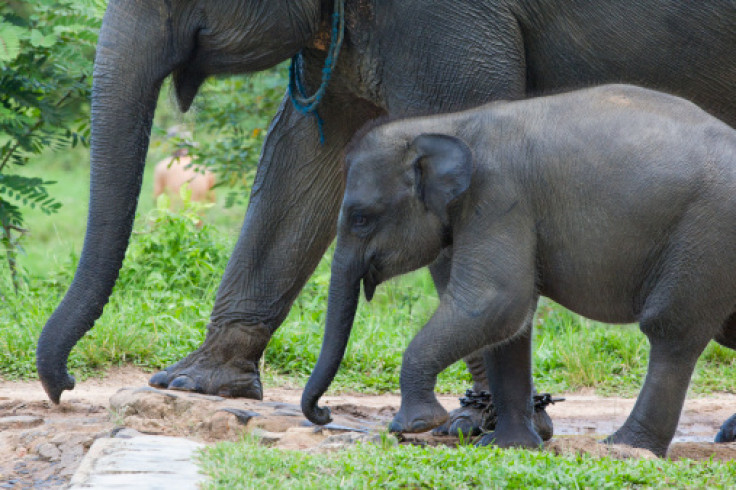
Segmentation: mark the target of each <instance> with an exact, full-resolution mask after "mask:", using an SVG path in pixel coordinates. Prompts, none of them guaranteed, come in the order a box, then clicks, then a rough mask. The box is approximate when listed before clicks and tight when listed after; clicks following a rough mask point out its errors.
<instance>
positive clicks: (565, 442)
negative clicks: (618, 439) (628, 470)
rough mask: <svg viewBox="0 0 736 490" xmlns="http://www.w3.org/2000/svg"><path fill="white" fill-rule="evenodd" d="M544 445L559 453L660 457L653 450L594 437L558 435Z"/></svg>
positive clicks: (614, 456)
mask: <svg viewBox="0 0 736 490" xmlns="http://www.w3.org/2000/svg"><path fill="white" fill-rule="evenodd" d="M544 447H545V449H547V450H548V451H551V452H552V453H554V454H557V455H563V454H588V455H590V456H594V457H597V458H604V457H610V458H614V459H631V458H636V459H658V458H657V456H656V455H655V454H654V453H653V452H651V451H648V450H646V449H641V448H636V447H631V446H627V445H625V444H605V443H603V442H602V441H600V440H599V439H596V438H593V437H582V436H580V437H577V436H576V437H558V438H554V439H552V440H550V441H547V442H546V443H545V445H544Z"/></svg>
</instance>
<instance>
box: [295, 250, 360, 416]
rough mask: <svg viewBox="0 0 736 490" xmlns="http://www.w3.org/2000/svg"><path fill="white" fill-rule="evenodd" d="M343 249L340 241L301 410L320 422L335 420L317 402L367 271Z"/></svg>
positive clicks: (327, 383)
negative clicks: (318, 346) (318, 345)
mask: <svg viewBox="0 0 736 490" xmlns="http://www.w3.org/2000/svg"><path fill="white" fill-rule="evenodd" d="M340 250H341V247H340V244H339V241H338V246H337V251H336V252H335V256H334V257H333V260H332V275H331V277H330V291H329V298H328V300H327V322H326V325H325V333H324V339H323V340H322V351H321V352H320V354H319V359H318V360H317V365H316V366H315V367H314V370H313V371H312V375H311V376H310V377H309V381H307V386H306V387H305V388H304V392H303V393H302V412H304V416H305V417H307V418H308V419H309V420H310V421H311V422H314V423H315V424H318V425H325V424H328V423H329V422H330V421H332V418H331V417H330V409H329V408H327V407H324V408H323V407H318V406H317V402H318V401H319V399H320V397H321V396H322V395H323V394H324V393H325V391H327V388H329V386H330V383H332V380H333V379H334V377H335V374H336V373H337V369H338V368H339V367H340V362H341V361H342V358H343V355H344V354H345V347H346V346H347V343H348V339H349V338H350V331H351V330H352V328H353V319H354V318H355V310H356V309H357V307H358V298H359V296H360V279H361V278H362V277H363V275H364V272H365V271H364V270H362V267H355V264H350V259H349V258H346V257H345V255H344V254H343V253H341V252H340Z"/></svg>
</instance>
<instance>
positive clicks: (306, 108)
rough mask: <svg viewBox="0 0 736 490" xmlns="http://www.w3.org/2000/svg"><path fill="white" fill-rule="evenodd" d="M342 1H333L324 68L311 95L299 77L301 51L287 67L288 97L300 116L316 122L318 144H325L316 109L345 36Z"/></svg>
mask: <svg viewBox="0 0 736 490" xmlns="http://www.w3.org/2000/svg"><path fill="white" fill-rule="evenodd" d="M343 1H344V0H335V7H334V9H333V12H332V35H331V36H330V47H329V48H328V49H327V59H326V60H325V66H324V68H322V83H321V84H320V86H319V88H318V89H317V91H316V92H315V93H314V94H313V95H311V96H308V95H307V92H306V90H305V88H304V82H303V80H302V79H301V76H300V75H301V72H302V70H301V69H300V68H302V67H301V65H302V63H303V57H302V52H301V51H300V52H299V53H297V54H296V55H295V56H294V57H293V58H291V65H290V66H289V96H290V98H291V102H292V103H293V104H294V107H295V108H296V110H298V111H299V112H301V113H302V114H306V115H311V116H314V118H315V119H316V120H317V129H318V130H319V142H320V144H324V143H325V133H324V131H323V129H322V126H323V124H324V123H323V121H322V118H321V117H320V116H319V113H318V112H317V107H318V106H319V103H320V102H321V101H322V97H323V96H324V95H325V91H326V90H327V84H328V82H329V81H330V78H331V77H332V70H333V69H334V68H335V65H336V64H337V56H338V55H339V54H340V48H341V47H342V41H343V38H344V36H345V5H344V4H343ZM297 65H299V66H297Z"/></svg>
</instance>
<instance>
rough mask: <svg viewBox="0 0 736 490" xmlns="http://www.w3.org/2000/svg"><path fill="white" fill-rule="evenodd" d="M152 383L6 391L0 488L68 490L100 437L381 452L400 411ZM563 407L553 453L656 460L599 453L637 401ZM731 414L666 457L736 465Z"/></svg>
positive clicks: (719, 415) (706, 422) (279, 392)
mask: <svg viewBox="0 0 736 490" xmlns="http://www.w3.org/2000/svg"><path fill="white" fill-rule="evenodd" d="M147 378H148V375H147V374H145V373H143V372H141V371H139V370H135V369H131V368H126V369H120V370H114V371H112V372H111V373H110V375H108V376H107V377H106V378H105V379H92V380H87V381H85V382H83V383H79V386H78V387H77V389H75V390H74V391H72V392H67V393H65V394H64V396H63V397H62V399H63V401H62V403H61V404H60V405H58V406H55V405H53V404H51V403H50V402H48V401H47V400H46V397H45V394H44V393H43V390H42V389H41V387H40V384H39V383H37V382H34V383H11V382H1V383H0V488H33V487H44V488H59V487H64V486H66V485H67V484H68V482H69V479H70V477H71V475H72V474H73V473H74V471H75V470H76V469H77V467H78V466H79V463H80V461H81V459H82V457H83V455H84V454H85V453H86V452H87V450H88V449H89V447H90V445H91V444H92V443H93V442H94V441H95V440H96V439H97V438H100V437H136V435H139V434H152V435H170V436H179V437H186V438H189V439H192V440H196V441H199V442H205V443H211V442H216V441H222V440H231V441H237V440H238V439H239V438H241V437H242V435H243V434H245V433H247V434H251V435H253V436H256V437H258V438H259V440H260V441H261V442H262V443H263V444H265V445H268V446H271V447H275V448H280V449H289V450H303V451H312V452H329V451H336V450H340V449H343V448H345V447H347V446H350V445H353V444H355V443H357V442H365V441H373V442H376V441H382V442H383V443H384V444H385V443H386V441H387V440H393V439H390V438H389V439H387V438H386V436H385V435H381V432H382V431H383V430H384V428H385V427H386V425H387V424H388V422H389V421H390V420H391V418H392V417H393V415H394V414H395V413H396V411H397V410H398V408H399V405H400V398H399V396H398V395H395V394H386V395H381V396H366V395H351V394H348V395H332V396H326V397H324V398H323V399H322V401H321V404H323V405H326V406H328V407H330V409H331V410H332V414H333V418H334V420H333V422H332V423H331V424H329V425H327V426H325V427H315V426H314V425H312V424H311V423H310V422H309V421H307V420H306V419H305V418H304V417H303V415H302V413H301V410H300V409H299V401H300V397H301V391H300V390H298V389H283V388H281V389H279V388H276V389H273V388H270V389H269V388H267V389H266V394H265V396H266V399H265V400H263V401H257V400H245V399H227V398H221V397H214V396H205V395H196V394H188V393H181V392H175V391H165V390H156V389H152V388H149V387H146V386H145V384H146V381H147ZM126 386H127V387H126ZM131 386H132V387H131ZM565 397H566V398H567V401H565V402H562V403H558V404H556V405H553V406H550V407H548V412H549V413H550V416H551V417H552V419H553V421H554V426H555V437H554V438H553V440H552V441H550V442H549V443H548V444H547V445H546V449H547V450H549V451H552V452H554V453H556V454H571V453H584V454H590V455H593V456H595V457H604V456H607V457H614V458H645V459H648V458H652V457H654V455H652V454H651V453H649V452H647V451H642V450H638V449H632V448H627V447H622V446H609V445H605V444H602V443H600V439H601V438H602V437H604V436H605V435H608V434H610V433H611V432H613V431H614V430H615V429H616V428H617V427H618V426H620V425H621V424H622V423H623V421H624V420H625V418H626V416H627V415H628V413H629V411H630V410H631V408H632V406H633V403H634V400H632V399H624V398H602V397H597V396H593V395H582V394H567V395H565ZM439 399H440V403H442V404H443V405H444V406H445V407H446V408H447V409H448V410H452V409H454V408H456V407H457V406H458V399H457V397H454V396H441V397H439ZM734 411H736V395H719V396H715V397H706V398H694V399H691V400H688V401H687V403H686V406H685V409H684V410H683V414H682V418H681V420H680V426H679V428H678V432H677V434H676V436H675V441H674V443H673V445H672V446H671V449H670V453H669V457H670V458H672V459H682V458H689V459H694V460H708V459H710V458H713V459H715V460H721V461H730V460H734V459H735V458H736V444H718V445H715V444H713V443H711V442H710V441H712V440H713V436H714V435H715V434H716V432H717V431H718V428H719V427H720V424H721V423H722V422H723V421H724V420H726V419H727V418H728V417H730V416H731V415H732V414H733V412H734ZM382 438H383V439H382ZM401 443H403V444H420V445H432V446H436V445H446V446H450V447H453V446H455V445H457V444H458V440H457V439H456V438H453V437H435V436H432V435H431V434H429V433H425V434H417V435H407V436H406V437H404V438H403V439H402V441H401Z"/></svg>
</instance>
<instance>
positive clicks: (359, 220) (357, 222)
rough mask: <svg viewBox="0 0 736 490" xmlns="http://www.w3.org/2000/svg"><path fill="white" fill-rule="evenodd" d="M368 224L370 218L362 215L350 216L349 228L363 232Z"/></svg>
mask: <svg viewBox="0 0 736 490" xmlns="http://www.w3.org/2000/svg"><path fill="white" fill-rule="evenodd" d="M369 224H370V218H369V217H368V216H367V215H365V214H363V213H355V214H353V215H352V216H350V226H351V227H352V228H353V229H354V230H364V229H365V228H366V227H367V226H368V225H369Z"/></svg>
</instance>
